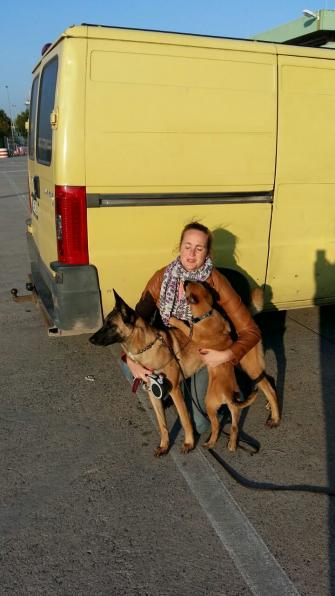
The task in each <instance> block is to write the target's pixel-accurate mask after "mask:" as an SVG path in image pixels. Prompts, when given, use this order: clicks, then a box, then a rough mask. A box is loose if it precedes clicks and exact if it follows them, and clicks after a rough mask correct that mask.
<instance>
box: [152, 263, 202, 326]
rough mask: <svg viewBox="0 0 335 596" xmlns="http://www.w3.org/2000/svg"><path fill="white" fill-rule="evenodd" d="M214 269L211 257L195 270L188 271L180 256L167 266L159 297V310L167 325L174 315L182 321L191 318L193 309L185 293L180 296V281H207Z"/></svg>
mask: <svg viewBox="0 0 335 596" xmlns="http://www.w3.org/2000/svg"><path fill="white" fill-rule="evenodd" d="M212 270H213V262H212V259H211V258H210V257H207V258H206V260H205V262H204V264H203V265H202V266H201V267H199V269H196V270H195V271H186V269H184V267H183V266H182V264H181V262H180V258H179V257H177V259H175V261H172V263H170V265H168V266H167V268H166V269H165V272H164V276H163V281H162V286H161V291H160V297H159V311H160V313H161V317H162V319H163V321H164V323H165V325H167V324H168V322H169V318H170V317H172V316H174V317H176V318H177V319H181V320H182V321H190V320H191V317H192V314H191V309H190V307H189V305H188V304H187V302H186V296H185V294H183V295H182V297H181V298H180V297H179V284H180V282H181V281H182V282H184V281H185V280H190V281H206V279H208V278H209V276H210V274H211V272H212Z"/></svg>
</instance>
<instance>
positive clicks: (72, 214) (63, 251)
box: [55, 186, 88, 265]
mask: <svg viewBox="0 0 335 596" xmlns="http://www.w3.org/2000/svg"><path fill="white" fill-rule="evenodd" d="M55 207H56V208H55V215H56V235H57V249H58V260H59V261H60V263H66V264H67V265H87V264H88V246H87V213H86V188H85V186H56V187H55Z"/></svg>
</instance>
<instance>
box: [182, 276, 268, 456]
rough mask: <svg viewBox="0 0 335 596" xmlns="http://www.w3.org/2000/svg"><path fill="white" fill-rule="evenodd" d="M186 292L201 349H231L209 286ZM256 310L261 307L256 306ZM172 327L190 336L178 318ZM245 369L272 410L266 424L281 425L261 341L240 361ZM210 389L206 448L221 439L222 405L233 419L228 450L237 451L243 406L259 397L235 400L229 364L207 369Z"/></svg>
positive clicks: (188, 286)
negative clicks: (224, 405) (208, 427)
mask: <svg viewBox="0 0 335 596" xmlns="http://www.w3.org/2000/svg"><path fill="white" fill-rule="evenodd" d="M184 287H185V293H186V299H187V301H188V304H189V305H190V308H191V312H192V320H193V335H192V339H193V341H194V342H195V343H196V344H197V346H198V347H199V348H212V349H215V350H226V349H227V348H229V347H230V346H231V344H232V343H233V342H232V339H231V336H230V327H229V324H228V322H227V321H226V320H225V319H224V318H223V317H222V316H221V314H220V313H219V312H218V311H217V310H215V309H214V308H213V292H212V291H211V289H210V288H209V287H208V285H207V284H206V283H201V282H190V281H187V282H185V285H184ZM260 292H261V290H259V289H257V291H256V292H255V293H254V295H253V294H252V301H253V303H254V304H255V303H256V300H257V302H261V300H260ZM255 306H256V308H257V310H259V308H260V307H259V306H258V305H256V304H255ZM170 324H171V325H173V326H176V327H178V329H180V330H182V331H183V332H184V333H185V334H189V329H188V327H187V326H186V325H185V324H184V323H183V322H182V321H179V320H178V319H175V318H173V319H172V318H171V319H170ZM240 365H241V367H242V368H243V370H244V371H245V372H246V373H247V374H248V375H249V377H250V378H251V379H252V380H255V381H256V382H255V385H256V386H258V387H260V388H261V389H262V391H263V392H264V394H265V396H266V397H267V400H268V403H269V405H270V409H271V415H270V418H269V419H268V420H267V425H268V426H270V427H274V426H278V424H279V421H280V416H279V408H278V400H277V394H276V392H275V390H274V389H273V387H272V385H271V384H270V382H269V381H268V379H267V377H266V374H265V361H264V354H263V348H262V343H261V341H259V342H258V343H257V344H256V346H254V347H253V348H252V349H251V350H250V351H249V352H248V353H247V354H246V355H245V356H244V357H243V358H242V360H241V361H240ZM208 374H209V386H208V391H207V394H206V398H205V405H206V410H207V414H208V417H209V418H210V421H211V427H212V432H211V436H210V438H209V440H208V441H207V443H205V447H213V446H214V444H215V442H216V441H217V438H218V433H219V422H218V419H217V410H218V408H219V407H220V406H221V404H224V403H225V404H227V405H228V408H229V410H230V413H231V417H232V425H231V433H230V440H229V444H228V447H229V449H230V450H231V451H234V450H235V449H236V444H237V436H238V421H239V417H240V410H241V408H242V407H246V406H249V405H250V404H251V403H252V401H254V399H255V397H256V394H255V392H253V393H252V394H251V395H250V397H249V398H248V399H247V400H246V401H245V402H243V403H242V404H237V403H236V401H235V400H234V392H235V391H236V389H237V384H236V379H235V374H234V367H233V365H232V364H230V363H225V364H220V365H219V366H216V367H215V368H209V369H208Z"/></svg>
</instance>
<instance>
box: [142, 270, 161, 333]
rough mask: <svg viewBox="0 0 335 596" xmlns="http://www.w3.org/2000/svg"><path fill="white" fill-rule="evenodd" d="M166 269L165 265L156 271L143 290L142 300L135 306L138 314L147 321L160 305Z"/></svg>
mask: <svg viewBox="0 0 335 596" xmlns="http://www.w3.org/2000/svg"><path fill="white" fill-rule="evenodd" d="M164 271H165V267H164V268H163V269H160V270H159V271H156V273H154V275H153V276H152V277H151V278H150V279H149V281H148V283H147V285H146V286H145V288H144V290H143V292H142V295H141V298H140V300H139V301H138V303H137V304H136V306H135V310H136V312H137V314H138V315H140V317H142V318H143V319H144V320H145V321H147V322H149V321H150V319H151V318H152V317H153V316H154V314H155V312H156V310H157V308H158V307H159V296H160V291H161V285H162V281H163V275H164Z"/></svg>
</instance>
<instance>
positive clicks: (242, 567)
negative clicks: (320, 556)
mask: <svg viewBox="0 0 335 596" xmlns="http://www.w3.org/2000/svg"><path fill="white" fill-rule="evenodd" d="M137 395H138V398H139V400H140V402H141V404H142V406H143V407H144V408H145V410H146V411H147V413H148V414H149V417H150V419H151V421H152V423H153V424H154V426H155V427H156V428H157V424H156V418H155V415H154V413H153V411H152V410H151V408H150V407H149V403H148V399H147V398H146V396H145V395H143V394H142V395H140V392H138V394H137ZM170 455H171V457H172V459H173V460H174V462H175V464H176V466H177V468H178V469H179V471H180V472H181V474H182V475H183V476H184V478H185V480H186V482H187V484H188V486H189V488H190V489H191V491H192V493H193V494H194V496H195V497H196V499H197V500H198V502H199V504H200V505H201V507H202V509H203V511H204V513H205V514H206V515H207V517H208V520H209V522H210V523H211V525H212V526H213V528H214V530H215V532H216V534H217V536H218V537H219V539H220V541H221V543H222V544H223V546H224V547H225V548H226V550H227V551H228V553H229V555H230V557H231V558H232V560H233V561H234V563H235V566H236V568H237V569H238V571H239V572H240V574H241V575H242V577H243V579H244V581H245V583H246V584H247V586H248V587H249V589H250V591H251V592H252V593H253V594H254V595H255V596H269V595H270V594H271V596H299V592H298V591H297V589H296V588H295V586H294V585H293V583H292V582H291V580H290V579H289V577H288V576H287V575H286V573H285V571H284V570H283V569H282V567H281V566H280V565H279V563H278V561H277V560H276V559H275V557H274V556H273V555H272V553H271V552H270V550H269V548H268V547H267V545H266V544H265V542H264V541H263V539H262V538H261V536H260V535H259V534H258V533H257V531H256V530H255V528H254V527H253V525H252V524H251V522H250V521H249V519H248V518H247V517H246V515H245V514H244V513H243V511H242V510H241V509H240V507H239V505H238V504H237V503H236V501H235V499H234V498H233V497H232V495H231V494H230V493H229V491H228V490H227V488H226V487H225V485H224V483H223V482H222V480H221V479H220V478H219V476H218V475H217V473H216V472H215V470H214V469H213V468H212V467H211V466H210V464H209V463H208V461H207V459H206V457H205V456H204V454H203V453H202V452H201V450H200V449H196V450H195V451H193V452H192V453H189V454H188V455H183V454H181V453H180V452H179V448H178V446H177V445H174V446H173V447H172V448H171V450H170Z"/></svg>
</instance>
